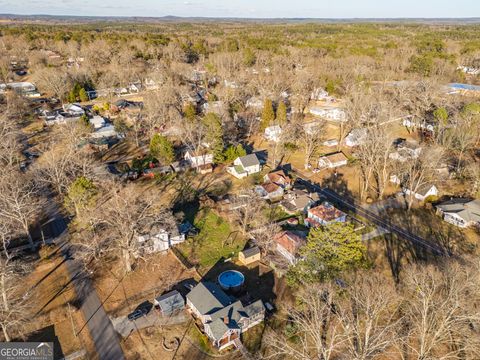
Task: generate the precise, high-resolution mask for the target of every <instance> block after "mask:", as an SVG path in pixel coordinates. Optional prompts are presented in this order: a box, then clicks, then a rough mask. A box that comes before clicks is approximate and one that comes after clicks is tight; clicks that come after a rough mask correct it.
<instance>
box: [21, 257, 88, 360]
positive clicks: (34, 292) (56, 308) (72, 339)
mask: <svg viewBox="0 0 480 360" xmlns="http://www.w3.org/2000/svg"><path fill="white" fill-rule="evenodd" d="M48 252H53V250H52V249H49V250H48ZM25 286H26V287H25V288H26V289H29V295H30V297H31V298H34V299H35V301H32V309H31V312H32V314H34V321H31V322H30V326H29V328H28V334H29V335H28V338H29V339H32V340H31V341H52V342H54V344H55V348H56V354H57V355H58V356H59V357H62V356H66V355H69V354H71V353H73V352H75V351H79V350H82V349H85V350H86V351H87V354H93V353H94V346H93V342H92V340H91V338H90V334H89V333H88V330H86V329H84V330H83V331H81V332H80V330H81V329H82V327H83V326H84V324H85V319H84V318H83V314H82V312H81V310H79V309H77V308H76V307H75V306H74V304H75V303H76V301H75V300H76V294H75V291H74V289H73V287H72V284H71V283H70V275H69V273H68V269H67V267H66V265H65V264H64V263H63V257H55V258H53V259H52V260H50V262H48V263H46V262H43V261H40V263H39V264H38V266H37V267H36V268H35V269H34V271H33V272H32V274H31V275H30V276H29V277H28V279H27V281H26V284H25ZM79 332H80V333H79Z"/></svg>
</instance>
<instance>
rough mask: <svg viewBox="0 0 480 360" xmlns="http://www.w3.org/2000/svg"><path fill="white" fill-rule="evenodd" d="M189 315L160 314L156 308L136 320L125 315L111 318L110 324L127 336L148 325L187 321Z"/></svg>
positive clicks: (182, 313) (165, 324)
mask: <svg viewBox="0 0 480 360" xmlns="http://www.w3.org/2000/svg"><path fill="white" fill-rule="evenodd" d="M188 319H189V317H188V316H187V315H186V313H185V312H183V311H182V312H180V313H178V314H176V315H172V316H162V315H161V314H160V313H159V312H158V311H157V310H155V309H152V310H151V311H150V312H149V313H148V314H147V315H145V316H142V317H141V318H138V319H137V320H133V321H131V320H128V319H127V316H120V317H117V318H113V319H112V324H113V327H114V328H115V330H116V331H117V332H118V333H119V334H120V335H122V337H124V338H125V337H127V336H128V335H130V333H131V332H132V331H136V330H140V329H145V328H147V327H150V326H168V325H176V324H183V323H185V322H187V321H188Z"/></svg>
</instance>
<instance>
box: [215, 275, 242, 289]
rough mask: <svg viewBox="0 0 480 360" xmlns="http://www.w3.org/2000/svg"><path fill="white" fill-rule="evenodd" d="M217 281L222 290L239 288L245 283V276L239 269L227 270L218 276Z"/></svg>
mask: <svg viewBox="0 0 480 360" xmlns="http://www.w3.org/2000/svg"><path fill="white" fill-rule="evenodd" d="M218 283H219V284H220V286H221V287H222V289H223V290H233V291H235V290H239V289H240V288H241V287H242V285H243V284H244V283H245V276H243V274H242V273H241V272H240V271H236V270H227V271H224V272H222V273H221V274H220V275H219V276H218Z"/></svg>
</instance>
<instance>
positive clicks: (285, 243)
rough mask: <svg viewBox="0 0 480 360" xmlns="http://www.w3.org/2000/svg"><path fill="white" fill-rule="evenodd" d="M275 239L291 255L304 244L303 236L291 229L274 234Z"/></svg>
mask: <svg viewBox="0 0 480 360" xmlns="http://www.w3.org/2000/svg"><path fill="white" fill-rule="evenodd" d="M275 241H276V242H277V243H278V244H280V245H282V247H283V248H284V249H285V250H287V251H288V252H289V253H290V254H292V255H295V254H296V253H297V251H298V249H299V248H300V247H302V246H303V245H305V244H306V240H305V238H303V237H301V236H299V235H297V234H295V233H293V232H291V231H283V232H281V233H278V234H277V235H275Z"/></svg>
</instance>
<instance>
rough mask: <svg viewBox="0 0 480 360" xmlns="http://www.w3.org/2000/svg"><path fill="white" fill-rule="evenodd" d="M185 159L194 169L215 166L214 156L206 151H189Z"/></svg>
mask: <svg viewBox="0 0 480 360" xmlns="http://www.w3.org/2000/svg"><path fill="white" fill-rule="evenodd" d="M184 159H185V161H187V163H188V164H189V165H190V166H191V167H192V168H198V167H200V166H204V165H208V164H213V154H210V153H208V152H206V151H191V150H188V151H187V152H186V153H185V156H184Z"/></svg>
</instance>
